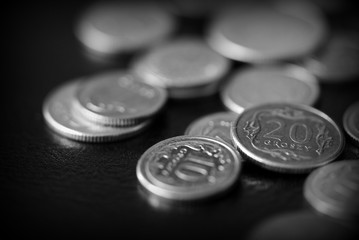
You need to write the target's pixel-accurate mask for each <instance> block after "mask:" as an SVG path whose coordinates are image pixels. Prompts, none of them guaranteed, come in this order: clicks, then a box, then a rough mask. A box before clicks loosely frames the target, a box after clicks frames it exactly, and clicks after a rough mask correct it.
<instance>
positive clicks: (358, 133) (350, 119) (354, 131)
mask: <svg viewBox="0 0 359 240" xmlns="http://www.w3.org/2000/svg"><path fill="white" fill-rule="evenodd" d="M343 126H344V130H345V132H346V133H347V135H348V136H349V138H350V140H351V141H352V142H353V143H354V144H355V145H357V146H359V101H357V102H355V103H352V104H351V105H350V106H349V107H348V108H347V109H346V110H345V112H344V116H343Z"/></svg>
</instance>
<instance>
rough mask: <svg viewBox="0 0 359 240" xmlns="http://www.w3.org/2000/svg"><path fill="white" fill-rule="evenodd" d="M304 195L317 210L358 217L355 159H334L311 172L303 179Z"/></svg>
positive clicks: (358, 185) (358, 173)
mask: <svg viewBox="0 0 359 240" xmlns="http://www.w3.org/2000/svg"><path fill="white" fill-rule="evenodd" d="M304 196H305V198H306V200H307V201H308V202H309V203H310V205H311V206H312V207H313V208H314V209H315V210H317V211H318V212H320V213H323V214H326V215H329V216H331V217H335V218H340V219H352V220H359V161H358V160H342V161H337V162H334V163H331V164H328V165H326V166H324V167H321V168H319V169H317V170H315V171H313V172H312V173H311V174H310V175H309V176H308V178H307V179H306V181H305V185H304Z"/></svg>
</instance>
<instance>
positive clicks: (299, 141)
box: [231, 103, 344, 173]
mask: <svg viewBox="0 0 359 240" xmlns="http://www.w3.org/2000/svg"><path fill="white" fill-rule="evenodd" d="M231 135H232V140H233V141H234V144H235V146H236V147H237V148H238V150H239V151H240V152H241V153H242V154H243V156H245V157H247V158H248V159H249V160H251V161H252V162H254V163H255V164H258V165H260V166H262V167H264V168H267V169H269V170H273V171H278V172H288V173H301V172H309V171H311V170H312V169H314V168H317V167H321V166H323V165H325V164H328V163H329V162H331V161H333V160H335V159H336V158H337V157H338V156H339V155H340V153H341V152H342V150H343V147H344V138H343V135H342V132H341V130H340V129H339V127H338V126H337V125H336V124H335V122H334V121H333V120H332V119H331V118H330V117H329V116H327V115H326V114H324V113H323V112H321V111H319V110H317V109H315V108H312V107H309V106H306V105H294V104H284V103H273V104H263V105H258V106H256V107H252V108H248V109H246V110H245V111H244V112H243V113H242V114H240V115H239V117H238V118H237V120H236V121H235V122H234V124H233V126H232V128H231Z"/></svg>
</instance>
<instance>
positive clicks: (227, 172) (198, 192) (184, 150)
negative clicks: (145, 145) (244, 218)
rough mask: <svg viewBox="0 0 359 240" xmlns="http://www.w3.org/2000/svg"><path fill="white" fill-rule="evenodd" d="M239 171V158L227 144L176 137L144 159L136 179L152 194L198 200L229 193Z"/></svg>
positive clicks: (152, 148) (150, 152)
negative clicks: (227, 191) (226, 191)
mask: <svg viewBox="0 0 359 240" xmlns="http://www.w3.org/2000/svg"><path fill="white" fill-rule="evenodd" d="M240 169H241V162H240V159H239V155H238V154H237V153H236V151H235V150H234V149H233V148H232V147H231V146H229V145H228V144H226V143H224V142H222V141H219V140H216V139H214V138H210V137H193V136H177V137H173V138H170V139H166V140H163V141H161V142H159V143H157V144H155V145H154V146H152V147H151V148H149V149H148V150H147V151H146V152H145V153H144V154H143V155H142V156H141V158H140V159H139V161H138V163H137V178H138V180H139V182H140V183H141V184H142V185H143V186H144V187H145V188H146V189H147V190H148V191H150V192H152V193H153V194H156V195H159V196H161V197H164V198H168V199H174V200H195V199H201V198H205V197H209V196H212V195H215V194H218V193H222V192H224V191H225V190H227V189H228V188H229V187H230V186H232V185H233V184H234V182H235V181H236V179H237V177H238V175H239V171H240Z"/></svg>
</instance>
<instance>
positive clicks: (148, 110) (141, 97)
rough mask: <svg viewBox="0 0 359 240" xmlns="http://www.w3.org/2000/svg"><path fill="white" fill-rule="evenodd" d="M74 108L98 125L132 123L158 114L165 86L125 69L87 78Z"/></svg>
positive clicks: (164, 98) (164, 93)
mask: <svg viewBox="0 0 359 240" xmlns="http://www.w3.org/2000/svg"><path fill="white" fill-rule="evenodd" d="M75 96H76V101H75V104H76V105H75V107H77V110H78V111H79V112H80V113H81V114H82V116H84V117H85V118H87V119H89V120H90V121H93V122H95V123H98V124H102V125H109V126H131V125H135V124H137V123H140V122H141V121H143V120H146V119H148V118H149V117H151V116H154V115H155V114H157V113H158V112H159V111H160V110H161V109H162V108H163V107H164V105H165V103H166V100H167V93H166V91H165V90H164V89H162V88H159V87H155V86H151V85H149V84H146V83H144V82H141V81H137V80H136V78H134V77H133V76H132V75H130V74H127V73H126V72H123V71H109V72H104V73H100V74H96V75H94V76H92V77H89V78H87V79H85V80H84V81H83V82H82V83H81V84H80V86H79V87H78V89H77V91H76V94H75Z"/></svg>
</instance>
